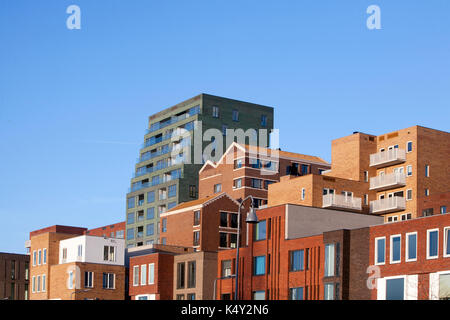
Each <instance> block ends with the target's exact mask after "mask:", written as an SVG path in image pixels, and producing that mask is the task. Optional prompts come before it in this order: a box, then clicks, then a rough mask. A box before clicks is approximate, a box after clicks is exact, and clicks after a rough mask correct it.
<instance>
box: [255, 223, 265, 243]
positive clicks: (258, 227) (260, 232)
mask: <svg viewBox="0 0 450 320" xmlns="http://www.w3.org/2000/svg"><path fill="white" fill-rule="evenodd" d="M253 234H254V239H255V241H259V240H265V239H266V220H262V221H259V222H258V223H257V224H255V229H254V233H253Z"/></svg>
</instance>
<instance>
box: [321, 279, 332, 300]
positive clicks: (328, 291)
mask: <svg viewBox="0 0 450 320" xmlns="http://www.w3.org/2000/svg"><path fill="white" fill-rule="evenodd" d="M323 298H324V300H334V283H325V284H324V297H323Z"/></svg>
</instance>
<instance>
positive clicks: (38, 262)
mask: <svg viewBox="0 0 450 320" xmlns="http://www.w3.org/2000/svg"><path fill="white" fill-rule="evenodd" d="M37 264H38V266H40V265H41V264H42V251H41V249H39V250H38V261H37Z"/></svg>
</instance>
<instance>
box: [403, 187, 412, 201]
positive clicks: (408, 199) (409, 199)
mask: <svg viewBox="0 0 450 320" xmlns="http://www.w3.org/2000/svg"><path fill="white" fill-rule="evenodd" d="M408 191H411V198H409V197H408ZM405 193H406V197H405V199H406V201H411V200H412V199H413V194H412V193H413V190H412V189H407V190H406V192H405Z"/></svg>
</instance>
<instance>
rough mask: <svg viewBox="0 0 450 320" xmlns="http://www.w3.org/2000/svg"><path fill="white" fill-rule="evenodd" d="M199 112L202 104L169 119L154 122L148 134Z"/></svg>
mask: <svg viewBox="0 0 450 320" xmlns="http://www.w3.org/2000/svg"><path fill="white" fill-rule="evenodd" d="M199 113H200V106H196V107H193V108H191V109H189V111H188V112H186V113H183V114H181V115H179V116H173V117H170V118H169V119H167V120H163V121H160V122H156V123H153V124H152V125H151V126H150V129H148V130H147V134H149V133H152V132H154V131H157V130H159V129H162V128H165V127H167V126H170V125H171V124H174V123H176V122H178V121H181V120H184V119H187V118H190V117H192V116H194V115H196V114H199Z"/></svg>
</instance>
